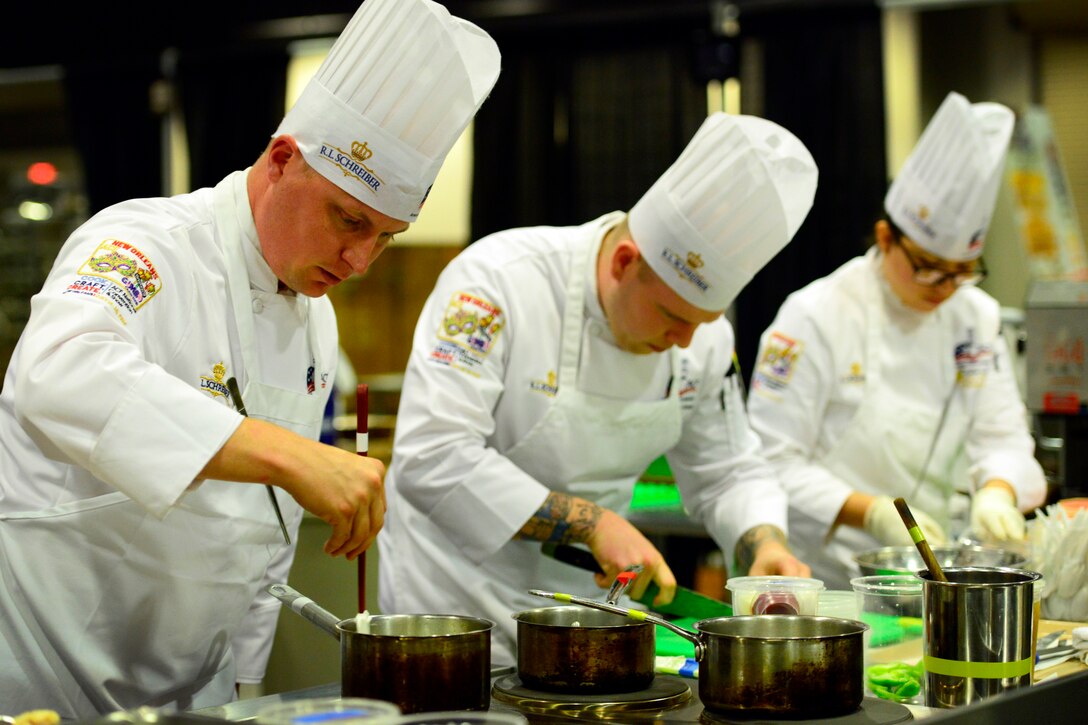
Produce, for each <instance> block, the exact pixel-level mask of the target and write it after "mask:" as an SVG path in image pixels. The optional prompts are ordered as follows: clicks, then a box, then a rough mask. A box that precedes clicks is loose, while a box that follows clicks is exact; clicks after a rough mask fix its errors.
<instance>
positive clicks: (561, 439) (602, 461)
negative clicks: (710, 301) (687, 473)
mask: <svg viewBox="0 0 1088 725" xmlns="http://www.w3.org/2000/svg"><path fill="white" fill-rule="evenodd" d="M604 231H605V230H604V229H602V230H601V233H602V234H603V233H604ZM596 241H599V238H598V239H597V240H596ZM597 249H598V245H597V244H596V243H592V244H587V245H584V246H583V247H582V248H581V250H580V251H579V252H577V253H576V254H575V255H574V259H573V260H572V265H571V272H570V281H569V285H568V288H567V298H566V307H565V311H564V315H563V329H562V335H561V338H560V340H561V342H560V345H561V348H560V358H559V370H558V385H557V388H558V389H557V391H556V395H555V398H554V399H553V401H552V404H551V406H550V407H549V408H548V411H547V413H545V415H544V417H543V418H541V419H540V420H539V421H538V422H537V423H536V425H534V426H533V427H532V428H531V429H530V431H529V432H528V434H526V436H525V437H524V438H523V439H522V440H521V441H519V442H518V443H517V445H515V446H514V447H513V448H511V449H510V450H508V451H507V452H506V453H505V455H506V457H507V458H509V459H510V460H511V461H513V462H514V464H515V465H517V466H518V467H519V468H521V469H522V470H523V471H525V472H526V473H528V474H529V475H530V476H532V477H533V478H535V479H536V480H538V481H540V482H541V483H543V484H544V485H546V486H547V487H548V488H550V489H552V490H553V491H559V492H562V493H569V494H571V495H574V496H579V497H582V498H585V499H588V500H590V501H593V502H595V503H597V504H599V505H601V506H603V507H605V508H609V509H612V510H613V511H616V512H617V513H619V514H620V515H624V514H625V513H626V512H627V510H628V508H629V506H630V501H631V494H632V492H633V483H634V480H635V478H636V477H637V476H638V475H639V474H640V473H642V472H643V471H644V470H646V467H647V466H649V465H650V463H651V462H652V461H653V460H654V459H655V458H657V457H658V456H660V455H661V454H662V452H664V451H667V450H669V449H670V448H672V447H673V446H674V445H676V443H677V442H678V441H679V440H680V434H681V415H680V398H679V396H678V390H679V388H680V385H679V382H678V381H676V382H674V383H673V384H672V385H670V390H669V391H668V393H667V395H665V396H664V397H663V398H662V399H660V400H653V401H638V400H617V399H614V398H608V397H604V396H600V395H595V394H593V393H591V392H583V391H581V390H579V389H578V364H579V360H580V357H581V352H582V348H583V345H584V344H585V341H586V339H587V338H588V336H589V335H591V334H593V333H592V331H591V325H595V324H599V323H597V322H593V321H584V317H583V310H584V301H585V287H586V284H585V282H586V276H587V269H588V268H587V265H595V264H596V257H595V254H593V253H594V252H596V250H597ZM678 358H679V356H678V354H677V352H676V348H672V349H671V351H670V362H671V365H672V368H673V371H674V374H675V371H676V370H678V369H679V366H678V364H677V361H678ZM662 393H665V391H662ZM482 568H483V569H485V570H486V572H487V575H488V579H489V581H490V582H491V583H492V586H494V588H495V592H494V596H495V597H496V598H497V601H498V602H501V603H502V606H503V607H504V608H505V609H506V611H505V613H504V616H503V619H500V620H498V621H499V622H500V628H501V629H505V630H506V631H507V632H508V633H511V632H512V630H513V628H512V622H511V620H510V617H509V615H510V613H511V612H514V611H520V610H522V609H530V608H535V607H540V606H546V605H547V602H545V601H543V600H540V599H537V598H535V597H532V596H530V595H528V594H527V593H526V585H529V586H531V587H537V588H544V589H551V590H553V591H562V592H568V593H580V594H584V595H586V596H593V597H597V598H599V597H600V594H601V591H600V590H599V589H597V588H596V585H595V584H594V582H593V579H592V575H591V574H590V573H589V572H586V571H583V570H581V569H577V568H575V567H573V566H570V565H568V564H563V563H560V562H557V561H555V560H553V559H551V558H547V557H544V556H543V555H541V553H540V542H538V541H522V540H516V541H511V542H510V543H509V544H507V545H506V546H505V547H503V549H502V550H501V551H500V552H499V554H498V555H497V556H495V557H492V558H491V559H489V560H487V561H485V562H484V563H483V566H482ZM511 606H513V607H514V609H510V607H511ZM503 620H505V621H503ZM507 622H511V623H510V624H507ZM511 649H512V647H511Z"/></svg>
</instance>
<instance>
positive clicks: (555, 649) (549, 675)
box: [513, 606, 655, 695]
mask: <svg viewBox="0 0 1088 725" xmlns="http://www.w3.org/2000/svg"><path fill="white" fill-rule="evenodd" d="M513 616H514V619H515V620H517V623H518V678H519V679H520V680H521V682H522V684H523V685H525V686H526V687H529V688H531V689H534V690H545V691H549V692H564V693H577V694H586V695H589V694H606V693H607V694H611V693H619V692H636V691H638V690H645V689H646V688H647V687H649V686H650V684H651V683H652V682H653V680H654V644H655V643H654V626H653V625H652V624H650V623H649V622H637V621H635V620H633V619H630V618H628V617H627V616H624V615H617V614H613V613H612V612H602V611H599V610H593V609H587V608H585V607H578V606H561V607H542V608H540V609H529V610H526V611H524V612H518V613H517V614H515V615H513Z"/></svg>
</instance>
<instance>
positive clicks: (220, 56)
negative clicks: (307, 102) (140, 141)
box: [177, 45, 289, 189]
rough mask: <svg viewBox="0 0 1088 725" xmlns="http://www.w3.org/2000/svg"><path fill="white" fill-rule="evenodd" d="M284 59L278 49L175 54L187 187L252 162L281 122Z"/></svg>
mask: <svg viewBox="0 0 1088 725" xmlns="http://www.w3.org/2000/svg"><path fill="white" fill-rule="evenodd" d="M288 60H289V56H288V53H287V49H286V47H285V46H283V45H273V46H253V45H245V46H234V47H229V48H219V49H210V50H208V49H202V50H194V51H188V52H182V53H180V54H179V58H178V64H177V84H178V92H179V94H180V97H181V103H182V109H183V112H184V115H185V127H186V134H187V141H188V145H189V173H190V185H191V186H192V188H194V189H199V188H201V187H205V186H214V185H215V184H217V183H219V181H220V180H221V179H222V178H223V177H224V176H226V175H227V174H229V173H231V172H232V171H236V170H238V169H244V168H246V167H248V166H251V165H252V164H253V162H254V161H256V160H257V157H258V156H259V155H260V154H261V152H262V151H263V150H264V148H265V146H266V145H267V144H268V142H269V140H271V138H272V134H273V133H275V131H276V127H277V126H278V125H279V122H280V120H281V119H282V118H283V114H284V101H285V98H286V95H287V63H288Z"/></svg>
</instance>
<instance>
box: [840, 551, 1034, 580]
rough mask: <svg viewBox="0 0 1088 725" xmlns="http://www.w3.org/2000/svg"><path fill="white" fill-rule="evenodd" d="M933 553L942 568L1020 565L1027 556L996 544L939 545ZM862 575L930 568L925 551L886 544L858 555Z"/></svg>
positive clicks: (902, 572)
mask: <svg viewBox="0 0 1088 725" xmlns="http://www.w3.org/2000/svg"><path fill="white" fill-rule="evenodd" d="M933 555H934V556H935V557H936V558H937V563H938V564H940V565H941V568H942V569H943V568H948V567H965V566H986V567H995V566H996V567H1006V568H1012V569H1020V568H1022V567H1023V566H1024V565H1025V564H1026V563H1027V559H1026V558H1025V557H1024V556H1023V555H1021V554H1019V553H1017V552H1015V551H1009V550H1007V549H1000V548H998V547H995V546H937V547H934V548H933ZM854 561H855V562H857V565H858V567H859V568H860V569H861V575H862V576H878V575H881V574H915V573H917V572H919V571H922V570H923V569H925V568H926V565H925V562H923V561H922V555H921V554H919V553H918V549H917V548H916V547H913V546H885V547H883V548H881V549H872V550H870V551H863V552H862V553H860V554H858V555H857V556H855V557H854Z"/></svg>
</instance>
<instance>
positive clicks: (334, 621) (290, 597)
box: [268, 584, 340, 639]
mask: <svg viewBox="0 0 1088 725" xmlns="http://www.w3.org/2000/svg"><path fill="white" fill-rule="evenodd" d="M268 593H269V594H271V595H272V596H274V597H275V598H276V599H279V600H280V601H281V602H283V603H284V604H286V605H287V606H288V607H290V608H291V609H292V610H293V611H295V612H297V613H298V614H301V615H302V616H303V617H305V618H306V619H308V620H310V621H311V622H313V623H314V624H316V625H317V626H318V627H321V629H323V630H325V631H326V632H328V633H329V634H331V635H332V636H333V637H336V639H340V630H339V629H337V625H338V624H340V618H339V617H337V616H336V615H335V614H333V613H332V612H330V611H328V610H327V609H322V608H321V607H320V606H318V604H317V602H315V601H314V600H313V599H310V598H309V597H307V596H304V595H303V594H301V593H300V592H298V591H296V590H294V589H292V588H291V587H289V586H287V585H286V584H272V585H270V586H269V587H268Z"/></svg>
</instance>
